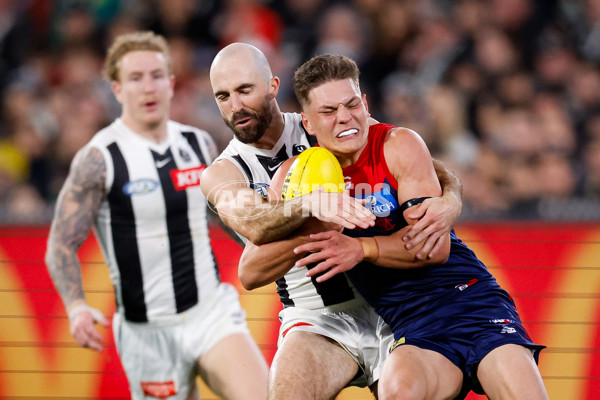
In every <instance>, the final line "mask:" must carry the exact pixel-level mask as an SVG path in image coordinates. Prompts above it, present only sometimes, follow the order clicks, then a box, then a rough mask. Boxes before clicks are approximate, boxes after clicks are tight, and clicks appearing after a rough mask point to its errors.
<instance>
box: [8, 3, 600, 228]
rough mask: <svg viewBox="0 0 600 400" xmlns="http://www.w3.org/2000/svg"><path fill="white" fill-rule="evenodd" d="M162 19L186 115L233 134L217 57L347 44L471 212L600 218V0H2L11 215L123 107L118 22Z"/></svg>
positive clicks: (130, 26) (381, 102)
mask: <svg viewBox="0 0 600 400" xmlns="http://www.w3.org/2000/svg"><path fill="white" fill-rule="evenodd" d="M140 29H150V30H153V31H155V32H157V33H160V34H163V35H165V36H166V37H167V38H168V40H169V43H170V46H171V51H172V54H173V58H174V68H175V75H176V79H177V83H176V94H175V98H174V101H173V107H172V115H171V117H172V119H174V120H176V121H179V122H182V123H187V124H191V125H195V126H198V127H201V128H203V129H206V130H207V131H209V132H210V133H211V134H212V135H213V137H214V138H215V140H216V142H217V144H218V145H219V146H220V147H221V149H222V148H224V147H225V145H226V144H227V142H228V141H229V140H230V139H231V137H232V135H231V133H230V131H229V130H228V128H227V127H226V126H225V124H224V123H223V121H222V119H221V116H220V114H219V112H218V109H217V107H216V104H215V101H214V98H213V96H212V91H211V88H210V82H209V78H208V70H209V67H210V63H211V61H212V59H213V57H214V55H215V54H216V52H217V51H218V50H219V49H220V48H221V47H223V46H224V45H226V44H228V43H231V42H234V41H243V42H248V43H252V44H254V45H256V46H257V47H259V48H260V49H261V50H263V51H264V52H265V54H266V55H267V57H268V58H269V61H270V62H271V65H272V67H273V71H274V73H275V74H276V75H278V76H279V77H280V78H281V82H282V87H281V91H280V94H279V103H280V104H281V105H282V109H283V110H284V111H298V105H297V102H296V100H295V97H294V94H293V88H292V82H291V81H292V75H293V72H294V70H295V69H296V68H297V67H298V66H299V65H300V64H301V63H302V62H304V61H306V60H307V59H308V58H309V57H311V56H312V55H315V54H322V53H335V54H344V55H347V56H350V57H352V58H353V59H355V60H356V61H357V63H358V64H359V67H360V68H361V70H362V74H361V84H362V90H363V92H365V93H366V94H367V100H368V103H369V109H370V112H371V114H372V116H373V117H374V118H376V119H378V120H380V121H382V122H388V123H391V124H394V125H399V126H404V127H408V128H411V129H413V130H415V131H417V132H418V133H419V134H420V135H421V136H422V137H423V138H424V139H425V141H426V142H427V144H428V146H429V147H430V149H431V152H432V155H433V156H434V157H436V158H439V159H441V160H443V161H444V162H446V163H447V165H449V166H450V167H451V168H452V169H453V170H454V171H456V173H457V174H458V175H459V176H460V177H461V178H462V180H463V183H464V209H463V216H462V219H463V220H484V219H488V220H489V219H494V220H499V219H519V220H523V219H547V220H559V219H560V220H600V68H598V66H599V63H600V0H346V1H331V0H262V1H261V0H87V1H86V0H55V1H50V0H0V102H1V107H0V222H2V223H46V222H48V221H49V220H50V218H51V216H52V212H53V204H54V202H55V200H56V197H57V195H58V191H59V189H60V187H61V185H62V183H63V181H64V179H65V176H66V174H67V172H68V168H69V164H70V162H71V159H72V158H73V156H74V154H75V153H76V152H77V150H78V149H79V148H81V146H82V145H84V144H85V143H86V142H87V141H88V140H89V139H90V138H91V137H92V135H94V133H95V132H97V131H98V130H99V129H101V128H102V127H104V126H105V125H107V124H108V123H110V122H111V121H112V120H113V119H114V118H116V117H117V116H118V115H119V113H120V109H119V104H118V103H117V102H116V101H115V100H114V98H113V96H112V93H111V91H110V85H109V83H108V82H106V81H105V80H104V79H103V76H102V74H101V68H102V63H103V57H104V53H105V51H106V48H107V46H108V45H109V44H110V43H111V42H112V40H113V39H114V38H115V36H117V35H119V34H121V33H124V32H128V31H132V30H140Z"/></svg>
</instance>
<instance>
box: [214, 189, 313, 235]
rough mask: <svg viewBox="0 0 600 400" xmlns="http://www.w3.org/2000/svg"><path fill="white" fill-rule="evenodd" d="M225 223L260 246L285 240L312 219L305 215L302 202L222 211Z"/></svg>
mask: <svg viewBox="0 0 600 400" xmlns="http://www.w3.org/2000/svg"><path fill="white" fill-rule="evenodd" d="M219 216H220V217H221V219H222V220H223V222H224V223H225V224H226V225H227V226H229V227H230V228H231V229H233V230H234V231H236V232H238V233H239V234H240V235H242V236H244V237H246V238H247V239H248V240H249V241H251V242H252V243H254V244H256V245H261V244H265V243H268V242H272V241H274V240H278V239H281V238H283V237H285V236H287V235H289V234H291V233H292V232H293V231H295V230H296V229H297V228H298V227H300V226H301V225H302V224H303V223H304V221H306V219H307V218H308V216H307V215H303V212H302V207H301V201H294V200H293V201H289V202H286V203H283V202H279V203H264V204H263V205H258V206H254V207H239V208H234V209H232V208H230V209H227V210H226V211H219Z"/></svg>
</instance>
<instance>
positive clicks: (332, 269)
mask: <svg viewBox="0 0 600 400" xmlns="http://www.w3.org/2000/svg"><path fill="white" fill-rule="evenodd" d="M310 238H311V239H312V240H313V241H312V242H309V243H306V244H303V245H301V246H298V247H296V248H295V249H294V253H296V254H301V253H305V252H309V254H308V255H307V256H306V257H304V258H301V259H300V260H298V261H297V262H296V265H295V266H296V267H303V266H306V265H308V264H313V263H318V264H317V265H316V266H315V267H314V268H311V269H310V270H309V271H308V272H307V274H306V276H315V275H319V274H323V275H319V276H318V277H317V278H316V279H317V282H323V281H326V280H327V279H329V278H331V277H333V276H334V275H337V274H339V273H340V272H344V271H348V270H349V269H352V268H354V266H355V265H356V264H358V263H359V262H361V261H362V259H363V257H364V253H363V249H362V246H361V244H360V241H359V240H358V239H355V238H351V237H349V236H346V235H344V234H342V233H340V232H338V231H329V232H322V233H316V234H312V235H310Z"/></svg>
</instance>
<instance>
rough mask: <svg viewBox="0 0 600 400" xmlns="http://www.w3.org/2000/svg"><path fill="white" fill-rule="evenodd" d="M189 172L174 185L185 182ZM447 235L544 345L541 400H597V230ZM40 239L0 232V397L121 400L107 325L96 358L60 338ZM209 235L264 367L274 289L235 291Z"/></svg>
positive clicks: (93, 250) (220, 235)
mask: <svg viewBox="0 0 600 400" xmlns="http://www.w3.org/2000/svg"><path fill="white" fill-rule="evenodd" d="M188 175H189V176H187V175H186V176H184V177H183V178H185V182H183V181H182V185H184V184H187V183H186V182H188V181H190V182H191V181H192V180H193V177H194V175H193V173H192V174H188ZM183 178H182V179H183ZM188 183H189V182H188ZM456 231H457V234H458V235H459V237H461V238H462V239H463V241H465V242H466V243H467V244H468V245H469V246H470V247H471V248H472V249H473V250H474V251H475V253H476V254H477V255H478V257H479V258H480V259H482V260H483V261H484V262H485V264H486V265H487V266H488V268H489V269H490V271H491V272H492V273H493V274H494V275H495V276H496V278H497V280H498V281H499V282H500V284H501V285H502V286H503V287H505V288H506V289H507V290H509V291H510V292H511V294H512V295H513V297H514V299H515V302H516V303H517V307H518V309H519V312H520V314H521V318H522V320H523V322H524V324H525V326H526V327H527V329H528V330H529V332H530V334H531V336H532V337H533V339H534V341H536V342H538V343H541V344H545V345H546V346H548V348H547V349H545V350H544V351H543V352H542V354H541V356H540V370H541V372H542V376H543V378H544V382H545V384H546V387H547V389H548V392H549V395H550V398H551V399H570V400H591V399H595V398H598V393H600V225H599V224H545V223H535V224H533V223H528V224H515V223H503V224H484V225H481V224H461V225H459V226H458V227H457V229H456ZM47 234H48V227H35V228H32V227H10V228H8V227H2V228H0V398H36V399H44V398H59V397H65V398H78V399H86V398H87V399H92V398H93V399H103V398H104V399H128V398H129V391H128V388H127V379H126V377H125V375H124V374H123V371H122V368H121V364H120V362H119V358H118V355H117V353H116V350H115V347H114V342H113V339H112V332H111V330H110V328H108V329H107V328H103V327H99V330H100V331H101V333H102V334H103V336H104V337H105V349H104V351H102V352H101V353H97V352H93V351H91V350H88V349H83V348H80V347H79V346H78V344H77V343H76V342H75V341H74V339H73V338H71V336H70V334H69V324H68V320H67V317H66V315H65V312H64V310H63V308H62V303H61V302H60V298H59V296H58V294H57V293H56V291H55V289H54V286H53V284H52V281H51V280H50V277H49V275H48V272H47V270H46V267H45V265H44V261H43V260H44V253H45V250H46V240H47ZM211 237H212V243H213V246H214V250H215V255H216V258H217V262H218V263H219V268H220V270H221V276H222V278H223V280H225V281H227V282H231V283H233V284H234V285H236V287H237V288H238V289H239V291H240V298H241V301H242V305H243V307H244V308H245V310H246V313H247V317H248V324H249V327H250V330H251V332H252V334H253V336H254V338H255V340H256V341H257V342H258V344H259V346H260V347H261V349H262V351H263V354H264V355H265V357H266V358H267V360H268V361H269V362H270V361H271V360H272V358H273V355H274V353H275V350H276V340H277V335H278V329H279V322H278V320H277V313H278V312H279V310H280V309H281V306H280V304H279V301H278V299H277V296H276V295H275V287H274V285H269V286H267V287H264V288H260V289H257V290H254V291H252V292H247V291H245V290H244V289H243V288H242V287H241V286H240V284H239V281H238V278H237V270H236V268H237V261H238V259H239V256H240V254H241V248H240V246H239V245H238V244H237V243H236V242H235V241H233V240H231V239H230V238H229V237H228V236H227V234H225V233H224V232H223V231H222V230H221V229H220V228H219V227H217V226H212V227H211ZM79 255H80V259H81V263H82V270H83V284H84V289H85V292H86V296H87V299H88V302H89V303H90V304H91V305H92V306H94V307H96V308H98V309H100V310H101V311H102V312H103V313H104V314H105V315H107V316H110V315H112V313H113V312H114V294H113V290H112V286H111V283H110V280H109V278H108V269H107V268H106V265H105V264H104V261H103V259H102V254H101V252H100V250H99V249H98V246H97V243H96V241H95V239H94V238H93V236H92V237H90V238H89V239H88V240H87V241H86V242H85V244H84V245H83V247H82V248H81V250H80V252H79ZM157 387H158V389H160V390H161V393H163V392H165V393H167V392H169V391H171V390H172V388H171V386H169V385H160V386H157V385H149V386H148V390H153V391H154V390H158V389H157ZM201 392H202V396H203V398H204V399H216V398H217V397H216V396H215V395H214V394H212V393H211V392H210V391H209V390H208V389H207V388H206V387H205V386H204V385H203V384H202V383H201ZM338 398H339V399H372V396H371V395H370V394H369V392H368V390H366V389H347V390H344V391H343V392H342V393H341V394H340V396H339V397H338ZM480 398H484V397H483V396H476V395H474V394H471V395H469V397H468V399H469V400H474V399H480Z"/></svg>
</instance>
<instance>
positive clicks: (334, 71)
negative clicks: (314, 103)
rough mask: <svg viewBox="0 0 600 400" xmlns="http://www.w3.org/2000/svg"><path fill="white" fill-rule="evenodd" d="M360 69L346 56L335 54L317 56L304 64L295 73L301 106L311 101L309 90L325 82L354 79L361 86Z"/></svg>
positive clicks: (295, 85) (296, 89)
mask: <svg viewBox="0 0 600 400" xmlns="http://www.w3.org/2000/svg"><path fill="white" fill-rule="evenodd" d="M359 74H360V71H359V69H358V66H357V65H356V63H355V62H354V61H353V60H352V59H350V58H348V57H346V56H340V55H333V54H323V55H319V56H315V57H313V58H311V59H310V60H308V61H307V62H305V63H304V64H302V65H301V66H300V68H298V69H297V70H296V72H295V73H294V91H295V92H296V97H297V98H298V101H299V102H300V105H301V106H304V105H305V104H308V103H310V101H309V100H308V94H309V92H310V91H311V90H312V89H314V88H315V87H317V86H320V85H322V84H324V83H325V82H330V81H337V80H341V79H348V78H350V79H352V81H353V82H354V83H355V84H356V86H357V87H359V82H358V76H359Z"/></svg>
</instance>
